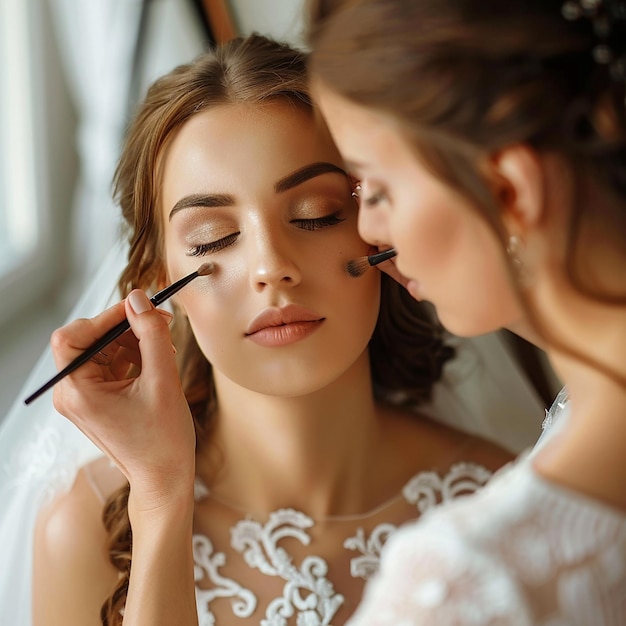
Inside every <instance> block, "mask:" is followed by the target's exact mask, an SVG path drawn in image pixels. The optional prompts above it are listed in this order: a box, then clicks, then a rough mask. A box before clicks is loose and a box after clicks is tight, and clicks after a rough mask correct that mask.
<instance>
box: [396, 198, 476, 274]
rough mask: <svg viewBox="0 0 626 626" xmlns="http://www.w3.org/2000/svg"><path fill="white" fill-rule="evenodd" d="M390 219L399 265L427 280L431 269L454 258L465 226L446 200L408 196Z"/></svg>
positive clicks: (443, 265)
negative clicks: (420, 199) (416, 199)
mask: <svg viewBox="0 0 626 626" xmlns="http://www.w3.org/2000/svg"><path fill="white" fill-rule="evenodd" d="M388 219H389V228H390V234H391V239H392V242H393V245H394V246H395V247H396V249H397V250H398V254H399V258H398V263H399V267H400V268H401V269H402V271H403V272H404V273H406V274H407V275H408V276H409V277H410V278H414V279H417V280H420V281H421V280H424V279H426V274H428V273H429V272H431V271H433V270H436V269H439V270H442V269H444V267H445V266H446V265H448V264H449V263H451V262H453V258H454V256H455V251H457V250H458V249H459V247H460V245H459V244H460V243H461V240H462V239H463V230H464V226H463V220H462V219H461V218H460V216H459V215H458V214H457V213H456V212H455V211H452V210H450V209H449V208H448V207H447V206H446V205H445V203H444V202H442V201H436V200H434V201H432V202H430V201H427V200H426V199H423V200H422V201H415V200H414V199H413V198H408V199H407V200H405V201H404V202H402V203H399V204H398V206H397V209H396V208H394V209H393V210H391V211H389V213H388Z"/></svg>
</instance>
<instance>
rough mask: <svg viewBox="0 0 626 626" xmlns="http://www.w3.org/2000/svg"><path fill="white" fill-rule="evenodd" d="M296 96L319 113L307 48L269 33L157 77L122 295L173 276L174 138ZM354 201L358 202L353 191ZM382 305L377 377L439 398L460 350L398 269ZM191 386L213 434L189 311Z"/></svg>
mask: <svg viewBox="0 0 626 626" xmlns="http://www.w3.org/2000/svg"><path fill="white" fill-rule="evenodd" d="M275 100H278V101H287V102H289V103H291V104H292V105H293V106H295V107H298V108H300V109H302V111H305V112H309V113H310V114H311V117H312V119H313V115H314V114H313V108H312V104H311V100H310V97H309V92H308V86H307V76H306V56H305V54H304V53H303V52H301V51H298V50H295V49H293V48H291V47H288V46H286V45H282V44H279V43H277V42H274V41H271V40H269V39H267V38H265V37H262V36H259V35H251V36H250V37H248V38H246V39H235V40H232V41H230V42H228V43H226V44H225V45H223V46H222V47H220V48H217V49H214V50H211V51H208V52H206V53H205V54H203V55H201V56H200V57H199V58H198V59H196V60H195V61H194V62H193V63H191V64H188V65H184V66H181V67H178V68H177V69H175V70H173V71H172V72H170V73H169V74H167V75H166V76H164V77H163V78H161V79H159V80H157V81H156V82H155V83H154V85H153V86H152V87H151V88H150V90H149V91H148V94H147V96H146V98H145V101H144V103H143V104H142V105H141V107H140V109H139V111H138V113H137V115H136V117H135V119H134V120H133V121H132V123H131V125H130V127H129V129H128V133H127V138H126V142H125V145H124V149H123V151H122V155H121V159H120V161H119V164H118V167H117V170H116V173H115V178H114V183H115V198H116V199H117V201H118V202H119V204H120V206H121V209H122V214H123V217H124V220H125V222H126V225H127V232H128V237H129V242H130V251H129V261H128V264H127V266H126V268H125V270H124V272H123V274H122V276H121V278H120V282H119V288H120V291H121V293H122V295H126V294H128V293H129V292H130V291H131V290H132V289H134V288H142V289H148V288H151V287H153V286H154V285H155V284H158V283H159V282H161V281H163V280H164V265H163V258H164V257H163V251H162V245H163V242H162V226H161V216H160V211H159V209H158V187H159V178H160V177H159V165H160V157H161V154H162V151H163V148H164V146H166V145H167V142H168V141H169V140H170V139H171V138H172V137H173V135H174V133H175V132H176V131H177V130H178V129H179V128H180V127H181V125H182V124H184V123H185V122H186V121H187V120H189V119H190V118H191V117H193V116H194V115H195V114H197V113H199V112H201V111H205V110H209V109H211V108H212V107H214V106H216V105H218V104H228V103H258V104H262V103H267V102H270V101H275ZM348 201H352V199H351V198H349V199H348ZM381 280H382V287H381V308H380V314H379V318H378V323H377V326H376V329H375V331H374V335H373V337H372V340H371V342H370V360H371V363H372V379H373V383H374V388H375V391H376V392H379V393H380V396H381V398H383V399H384V398H385V397H387V395H388V394H389V393H390V392H398V391H399V392H403V393H402V396H403V398H404V399H405V400H407V401H409V402H413V403H418V402H421V401H424V400H426V399H428V398H429V396H430V393H431V389H432V387H433V384H434V383H435V382H436V381H437V380H438V379H439V377H440V375H441V371H442V367H443V365H444V363H445V362H446V361H447V360H448V359H449V358H450V357H451V356H452V354H453V351H452V349H451V348H449V347H448V346H446V345H445V342H444V340H443V335H442V330H441V328H440V327H439V326H438V325H437V324H435V323H433V322H432V321H431V320H432V318H431V316H430V314H429V312H428V311H427V310H425V309H424V308H423V306H422V305H420V304H419V303H417V302H415V301H414V300H413V299H412V298H411V297H410V296H408V294H406V292H405V290H404V288H402V287H400V286H399V285H398V284H397V283H396V282H395V281H393V280H391V279H390V278H389V277H388V276H386V275H383V276H382V279H381ZM175 320H176V321H175V323H174V325H173V329H172V334H173V340H174V342H175V344H176V346H177V348H178V354H177V359H178V364H179V370H180V373H181V379H182V383H183V389H184V392H185V395H186V397H187V400H188V402H189V405H190V407H191V411H192V415H193V418H194V422H195V427H196V432H197V436H198V446H201V445H202V443H203V442H204V441H206V440H207V438H208V437H209V435H210V432H211V426H212V416H213V413H214V411H215V407H216V403H217V399H216V396H215V389H214V387H213V379H212V370H211V364H210V363H209V362H208V361H207V360H206V358H205V357H204V355H203V354H202V352H201V350H200V348H199V347H198V345H197V343H196V340H195V337H194V336H193V333H192V331H191V328H190V326H189V324H188V323H187V321H186V318H184V317H183V316H178V317H175ZM127 501H128V488H125V489H123V490H121V491H120V492H118V493H116V494H114V495H113V496H112V497H111V498H110V499H109V501H108V502H107V504H106V506H105V511H104V517H103V519H104V523H105V527H106V529H107V531H108V533H109V546H108V547H109V555H110V560H111V563H112V564H113V565H114V567H116V568H117V569H118V570H119V571H120V572H121V577H120V580H119V582H118V584H117V586H116V588H115V590H114V592H113V593H112V595H111V596H110V597H109V598H108V599H107V601H106V602H105V604H104V605H103V607H102V611H101V617H102V621H103V624H118V623H121V614H120V610H121V609H122V608H123V606H124V603H125V600H126V593H127V589H128V580H129V573H130V543H131V530H130V524H129V520H128V513H127Z"/></svg>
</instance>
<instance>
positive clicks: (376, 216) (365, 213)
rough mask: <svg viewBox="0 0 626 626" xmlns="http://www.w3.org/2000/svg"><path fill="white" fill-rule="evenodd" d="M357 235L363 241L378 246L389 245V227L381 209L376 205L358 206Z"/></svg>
mask: <svg viewBox="0 0 626 626" xmlns="http://www.w3.org/2000/svg"><path fill="white" fill-rule="evenodd" d="M358 230H359V235H360V236H361V239H363V241H365V242H367V243H369V244H371V245H373V246H378V247H385V246H387V247H389V244H390V239H389V227H388V223H387V216H386V213H385V211H384V210H383V209H380V208H377V207H366V208H364V207H363V206H362V205H361V207H359V219H358Z"/></svg>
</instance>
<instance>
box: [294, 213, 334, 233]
mask: <svg viewBox="0 0 626 626" xmlns="http://www.w3.org/2000/svg"><path fill="white" fill-rule="evenodd" d="M345 219H346V218H345V217H339V213H331V214H330V215H325V216H324V217H315V218H311V219H297V220H291V223H292V224H295V225H296V226H297V227H298V228H302V230H319V229H320V228H326V227H328V226H335V225H337V224H341V222H345Z"/></svg>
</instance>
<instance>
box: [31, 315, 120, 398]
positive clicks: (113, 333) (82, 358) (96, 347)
mask: <svg viewBox="0 0 626 626" xmlns="http://www.w3.org/2000/svg"><path fill="white" fill-rule="evenodd" d="M129 328H130V323H129V322H128V320H127V319H124V320H122V321H121V322H120V323H119V324H117V325H116V326H114V327H113V328H111V330H110V331H109V332H108V333H106V334H105V335H103V336H102V337H100V339H98V340H97V341H95V342H94V343H92V344H91V345H90V346H89V347H88V348H87V349H86V350H85V351H84V352H83V353H82V354H79V355H78V356H77V357H76V358H75V359H74V360H73V361H72V362H71V363H70V364H69V365H66V366H65V367H64V368H63V369H62V370H61V371H60V372H59V373H58V374H56V375H55V376H53V377H52V378H51V379H50V380H49V381H48V382H47V383H46V384H45V385H42V386H41V387H39V389H37V391H35V392H34V393H32V394H31V395H30V396H28V398H26V400H24V404H30V403H31V402H32V401H33V400H36V399H37V398H38V397H39V396H40V395H41V394H42V393H44V392H46V391H48V389H50V387H54V385H56V384H57V383H58V382H59V381H60V380H61V379H63V378H65V377H66V376H67V375H68V374H71V373H72V372H73V371H74V370H75V369H77V368H79V367H80V366H81V365H83V364H85V363H86V362H87V361H89V359H91V358H93V357H94V356H95V355H96V354H98V352H100V350H102V348H104V347H106V346H108V345H109V344H110V343H111V342H112V341H114V340H115V339H117V338H118V337H119V336H120V335H121V334H122V333H125V332H126V331H127V330H128V329H129Z"/></svg>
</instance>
